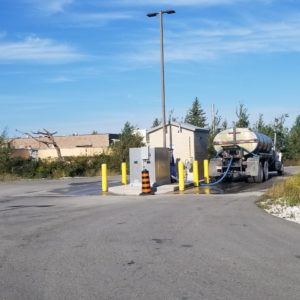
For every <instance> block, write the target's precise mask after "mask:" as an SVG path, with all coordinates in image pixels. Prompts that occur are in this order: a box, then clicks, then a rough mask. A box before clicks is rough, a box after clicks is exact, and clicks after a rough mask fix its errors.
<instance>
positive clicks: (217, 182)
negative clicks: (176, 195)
mask: <svg viewBox="0 0 300 300" xmlns="http://www.w3.org/2000/svg"><path fill="white" fill-rule="evenodd" d="M232 161H233V157H231V159H230V161H229V164H228V166H227V169H226V171H225V172H224V174H223V175H222V177H221V178H219V179H218V180H217V181H215V182H212V183H200V186H214V185H217V184H219V183H220V182H222V181H223V180H224V178H225V177H226V176H227V174H228V172H229V169H230V167H231V165H232Z"/></svg>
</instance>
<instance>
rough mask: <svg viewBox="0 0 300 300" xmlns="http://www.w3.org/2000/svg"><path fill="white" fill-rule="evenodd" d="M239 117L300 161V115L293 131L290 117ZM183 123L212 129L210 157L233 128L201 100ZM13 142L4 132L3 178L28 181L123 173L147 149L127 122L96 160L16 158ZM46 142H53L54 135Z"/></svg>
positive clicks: (242, 110) (0, 146)
mask: <svg viewBox="0 0 300 300" xmlns="http://www.w3.org/2000/svg"><path fill="white" fill-rule="evenodd" d="M235 115H236V121H235V126H236V127H248V128H251V129H253V130H254V131H259V132H261V133H264V134H266V135H268V136H270V137H271V138H272V139H274V137H275V135H276V148H277V150H279V151H280V152H282V154H283V158H284V159H285V160H294V161H298V162H299V161H300V115H299V116H297V118H296V120H295V121H294V123H293V125H292V127H291V128H288V127H287V126H286V118H287V117H288V116H287V115H286V114H282V115H280V116H279V117H276V118H274V120H273V121H271V122H266V121H265V120H264V116H263V115H262V114H260V115H259V117H258V119H257V121H256V122H254V124H253V125H252V126H251V124H250V121H249V117H250V114H249V113H248V109H247V108H246V106H245V105H244V104H242V103H241V104H239V106H238V108H237V109H236V111H235ZM182 120H183V122H185V123H189V124H192V125H194V126H197V127H201V128H208V129H209V140H208V153H209V158H211V157H214V155H215V152H214V148H213V139H214V137H215V136H216V134H217V133H218V132H220V131H221V130H224V129H226V128H228V127H229V126H228V122H227V120H225V119H223V118H222V116H221V115H220V114H219V112H218V111H216V112H215V114H214V116H213V118H212V122H211V124H208V121H207V115H206V112H205V111H204V110H203V108H202V106H201V103H200V101H199V99H198V98H197V97H196V98H195V99H194V101H193V102H192V105H191V107H190V109H188V111H187V113H186V115H185V117H184V118H183V119H182ZM169 121H178V118H176V117H174V116H173V111H171V112H170V114H169ZM160 123H161V122H160V120H159V119H158V118H157V119H155V120H154V122H153V127H154V126H158V125H160ZM44 133H45V134H46V135H49V134H51V133H50V132H49V131H45V132H44ZM11 141H12V140H10V139H9V138H8V137H7V132H6V130H3V131H2V133H1V134H0V179H1V177H2V178H4V177H5V176H6V175H9V176H10V175H12V176H16V177H25V178H57V177H62V176H95V175H100V166H101V164H102V163H107V165H108V167H109V171H110V172H111V173H119V172H120V164H121V162H127V163H128V162H129V148H132V147H141V146H144V142H143V137H142V136H141V135H139V134H137V133H136V131H135V127H134V126H133V125H131V124H130V123H129V122H126V123H125V125H124V127H123V129H122V130H121V133H120V138H119V140H118V141H116V142H115V143H113V144H112V145H111V146H110V147H109V149H108V151H107V152H105V153H102V154H100V155H97V156H94V157H65V158H64V159H63V160H60V159H58V160H53V161H45V160H34V159H32V158H30V159H27V160H24V159H20V158H12V157H11V153H12V151H13V148H12V147H11ZM46 142H47V143H50V142H51V143H52V142H53V141H52V136H51V137H50V139H49V138H48V140H46ZM54 142H55V139H54Z"/></svg>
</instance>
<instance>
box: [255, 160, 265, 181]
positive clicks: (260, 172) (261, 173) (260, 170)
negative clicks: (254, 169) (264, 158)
mask: <svg viewBox="0 0 300 300" xmlns="http://www.w3.org/2000/svg"><path fill="white" fill-rule="evenodd" d="M253 180H254V182H256V183H262V182H263V181H264V170H263V167H262V164H261V163H259V166H258V175H257V176H254V177H253Z"/></svg>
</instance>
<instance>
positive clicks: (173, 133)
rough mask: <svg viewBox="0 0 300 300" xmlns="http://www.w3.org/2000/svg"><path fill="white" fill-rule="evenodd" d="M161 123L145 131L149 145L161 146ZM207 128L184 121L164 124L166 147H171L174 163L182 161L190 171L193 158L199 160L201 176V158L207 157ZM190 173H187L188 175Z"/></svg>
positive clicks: (201, 175) (201, 173)
mask: <svg viewBox="0 0 300 300" xmlns="http://www.w3.org/2000/svg"><path fill="white" fill-rule="evenodd" d="M162 134H163V130H162V125H160V126H157V127H154V128H151V129H150V130H148V132H147V141H148V144H149V145H150V147H163V136H162ZM208 134H209V130H208V129H204V128H200V127H196V126H193V125H190V124H186V123H176V122H171V123H169V124H167V125H166V140H167V147H169V148H170V149H173V155H174V159H175V161H176V165H177V163H178V161H179V160H180V161H182V162H183V163H184V164H185V165H186V166H187V169H188V170H189V171H190V173H191V171H192V163H193V161H194V160H197V161H198V162H199V172H200V173H199V174H200V177H201V178H202V177H203V160H204V159H207V145H208ZM190 176H191V174H189V177H190Z"/></svg>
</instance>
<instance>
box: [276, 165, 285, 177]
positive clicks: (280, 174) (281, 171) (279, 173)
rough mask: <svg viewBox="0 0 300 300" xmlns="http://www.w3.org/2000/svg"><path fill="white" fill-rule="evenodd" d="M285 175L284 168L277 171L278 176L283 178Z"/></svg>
mask: <svg viewBox="0 0 300 300" xmlns="http://www.w3.org/2000/svg"><path fill="white" fill-rule="evenodd" d="M283 173H284V171H283V167H282V168H281V169H280V170H278V171H277V174H278V176H283Z"/></svg>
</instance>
